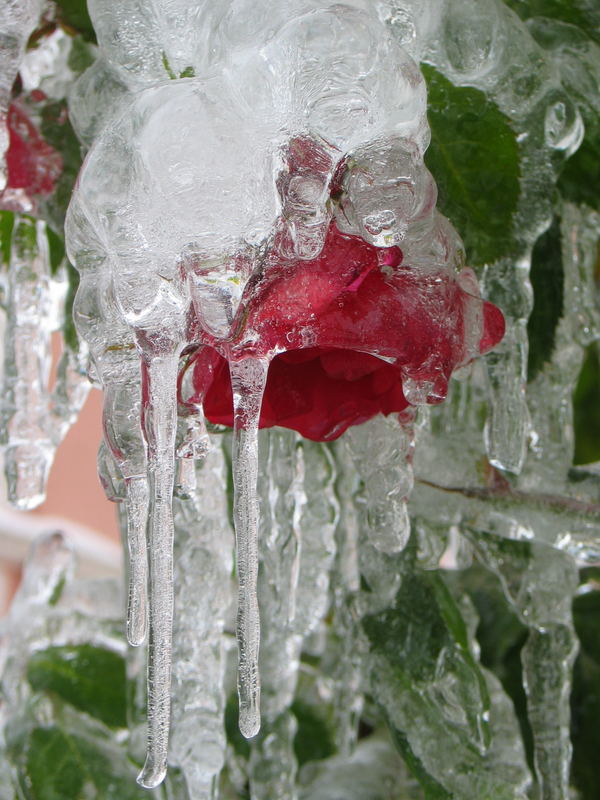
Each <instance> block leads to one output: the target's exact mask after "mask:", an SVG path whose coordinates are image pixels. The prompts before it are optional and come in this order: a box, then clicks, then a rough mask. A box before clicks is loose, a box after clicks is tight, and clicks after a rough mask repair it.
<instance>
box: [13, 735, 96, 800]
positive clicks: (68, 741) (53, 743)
mask: <svg viewBox="0 0 600 800" xmlns="http://www.w3.org/2000/svg"><path fill="white" fill-rule="evenodd" d="M26 764H27V767H26V777H25V783H26V785H27V787H28V789H29V790H30V791H29V792H28V795H29V796H30V797H31V798H35V800H64V798H66V797H69V798H74V800H75V799H76V798H77V797H78V796H80V793H81V790H82V788H83V784H84V782H85V778H86V772H87V770H86V769H85V766H84V765H83V764H82V763H81V754H80V753H79V750H78V748H77V747H76V745H75V742H74V741H73V739H72V737H70V736H68V735H67V734H65V733H64V732H63V731H61V730H59V729H58V728H35V729H34V730H33V731H32V732H31V734H30V737H29V742H28V747H27V762H26Z"/></svg>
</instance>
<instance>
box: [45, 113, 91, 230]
mask: <svg viewBox="0 0 600 800" xmlns="http://www.w3.org/2000/svg"><path fill="white" fill-rule="evenodd" d="M41 117H42V119H41V125H40V132H41V134H42V136H43V137H44V139H45V140H46V141H47V142H48V144H50V145H52V147H54V149H55V150H57V151H58V152H59V153H60V155H61V156H62V160H63V168H62V172H61V174H60V176H59V178H58V180H57V181H56V185H55V189H54V191H53V193H52V194H51V195H50V197H48V198H45V199H43V200H40V208H41V211H42V215H43V217H44V219H46V220H47V221H48V222H49V223H50V225H51V227H52V228H53V229H54V230H55V231H62V229H63V226H64V221H65V214H66V211H67V206H68V205H69V202H70V200H71V195H72V193H73V186H74V185H75V181H76V180H77V175H78V174H79V168H80V167H81V162H82V160H83V159H82V155H81V146H80V144H79V140H78V139H77V136H76V135H75V131H74V130H73V128H72V126H71V123H70V122H69V116H68V111H67V105H66V101H64V100H56V101H51V102H49V103H46V104H45V105H44V107H43V108H42V113H41Z"/></svg>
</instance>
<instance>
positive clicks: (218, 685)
mask: <svg viewBox="0 0 600 800" xmlns="http://www.w3.org/2000/svg"><path fill="white" fill-rule="evenodd" d="M207 444H210V442H207ZM188 460H189V462H190V464H192V465H194V464H195V467H196V470H197V473H198V475H197V477H198V490H197V493H196V494H195V495H194V496H193V497H192V498H191V499H188V500H185V501H184V500H181V499H179V498H177V497H176V498H175V500H174V520H175V546H174V552H175V620H174V626H173V709H172V728H173V732H172V735H171V740H170V743H169V761H170V762H171V763H173V764H176V765H177V766H179V767H180V769H181V770H182V772H183V775H184V777H185V782H186V784H187V790H188V795H189V797H190V798H193V800H214V798H216V796H217V795H216V792H215V789H214V784H215V782H216V781H217V778H218V775H219V772H220V771H221V769H222V767H223V763H224V761H225V751H226V746H227V742H226V738H225V730H224V724H223V715H224V709H225V689H224V668H225V652H224V638H223V629H224V626H225V619H226V617H227V615H228V611H229V609H230V608H231V605H232V600H233V596H234V585H233V580H232V578H231V574H232V569H231V568H232V553H233V531H232V529H231V527H230V524H229V519H228V514H227V490H226V480H225V459H224V456H223V452H222V450H221V448H220V447H218V446H213V447H212V448H210V450H208V453H207V455H206V457H205V459H204V460H203V461H196V462H194V460H193V459H188ZM186 796H187V795H186Z"/></svg>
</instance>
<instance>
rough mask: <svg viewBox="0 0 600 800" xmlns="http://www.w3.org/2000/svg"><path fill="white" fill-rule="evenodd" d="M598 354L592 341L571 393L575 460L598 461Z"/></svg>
mask: <svg viewBox="0 0 600 800" xmlns="http://www.w3.org/2000/svg"><path fill="white" fill-rule="evenodd" d="M598 397H600V358H599V357H598V349H597V346H596V345H595V344H593V345H591V346H590V347H589V348H588V350H587V353H586V356H585V359H584V362H583V366H582V367H581V372H580V373H579V379H578V381H577V386H576V387H575V392H574V394H573V426H574V428H575V455H574V458H573V463H574V464H590V463H592V462H594V461H600V403H598Z"/></svg>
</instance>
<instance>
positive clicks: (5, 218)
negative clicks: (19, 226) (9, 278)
mask: <svg viewBox="0 0 600 800" xmlns="http://www.w3.org/2000/svg"><path fill="white" fill-rule="evenodd" d="M14 225H15V215H14V213H13V212H12V211H0V254H1V256H2V266H8V264H9V263H10V246H11V242H12V232H13V228H14Z"/></svg>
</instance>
